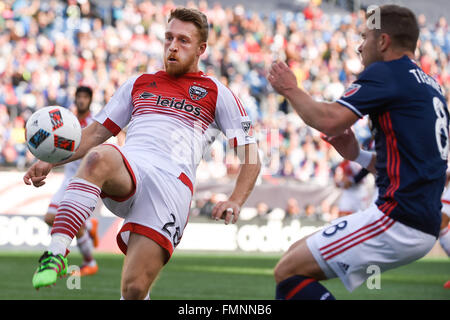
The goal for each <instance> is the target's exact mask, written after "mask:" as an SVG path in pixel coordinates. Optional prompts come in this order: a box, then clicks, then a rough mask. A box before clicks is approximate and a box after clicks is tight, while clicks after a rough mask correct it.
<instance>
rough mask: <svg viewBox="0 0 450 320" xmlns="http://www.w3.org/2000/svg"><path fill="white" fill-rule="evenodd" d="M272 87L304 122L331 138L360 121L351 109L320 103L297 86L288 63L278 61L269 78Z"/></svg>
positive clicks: (274, 64) (273, 66)
mask: <svg viewBox="0 0 450 320" xmlns="http://www.w3.org/2000/svg"><path fill="white" fill-rule="evenodd" d="M267 79H268V80H269V82H270V84H271V85H272V87H273V88H274V89H275V90H276V91H277V92H278V93H279V94H281V95H283V96H284V97H285V98H286V99H287V100H288V101H289V102H290V104H291V105H292V107H293V108H294V110H295V111H296V112H297V113H298V115H299V116H300V117H301V118H302V119H303V121H304V122H305V123H306V124H307V125H309V126H311V127H313V128H315V129H317V130H319V131H320V132H323V133H325V134H326V135H329V136H334V135H338V134H341V133H342V132H343V131H344V130H345V129H347V128H349V127H351V125H352V124H353V123H355V122H356V120H358V116H357V115H356V114H355V113H354V112H353V111H351V110H350V109H348V108H346V107H344V106H342V105H341V104H339V103H337V102H333V103H328V102H319V101H316V100H314V99H313V98H312V97H311V96H310V95H309V94H307V93H306V92H304V91H303V90H302V89H300V88H299V87H298V86H297V79H296V77H295V75H294V73H293V72H292V70H291V69H290V68H289V66H288V65H286V63H284V62H282V61H276V62H274V63H273V64H272V66H271V68H270V72H269V75H268V77H267Z"/></svg>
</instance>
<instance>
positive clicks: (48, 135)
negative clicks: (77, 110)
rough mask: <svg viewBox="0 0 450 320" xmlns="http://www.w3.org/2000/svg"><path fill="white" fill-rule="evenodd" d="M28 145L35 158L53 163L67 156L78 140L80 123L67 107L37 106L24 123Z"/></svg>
mask: <svg viewBox="0 0 450 320" xmlns="http://www.w3.org/2000/svg"><path fill="white" fill-rule="evenodd" d="M25 138H26V141H27V145H28V149H29V150H30V152H31V153H32V154H33V155H34V156H35V157H36V158H38V159H39V160H42V161H45V162H50V163H57V162H60V161H63V160H65V159H67V158H69V157H70V156H71V155H72V154H74V153H75V151H76V150H77V148H78V146H79V144H80V140H81V126H80V122H79V121H78V119H77V117H76V116H75V115H74V114H73V113H72V112H70V111H69V110H68V109H66V108H63V107H59V106H50V107H45V108H42V109H39V110H38V111H36V112H34V113H33V114H32V115H31V117H30V118H29V119H28V121H27V124H26V126H25Z"/></svg>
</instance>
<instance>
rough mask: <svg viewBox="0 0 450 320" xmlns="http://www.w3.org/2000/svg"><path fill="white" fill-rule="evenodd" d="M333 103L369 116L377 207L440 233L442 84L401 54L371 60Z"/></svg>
mask: <svg viewBox="0 0 450 320" xmlns="http://www.w3.org/2000/svg"><path fill="white" fill-rule="evenodd" d="M337 102H339V103H340V104H342V105H344V106H345V107H347V108H349V109H351V110H352V111H353V112H354V113H355V114H357V115H358V116H359V117H363V115H366V114H368V115H369V117H370V120H371V123H372V128H371V129H372V133H373V134H374V137H375V150H376V154H377V157H376V164H375V167H376V170H377V176H376V184H377V187H378V190H379V197H378V199H377V201H376V205H377V206H378V208H379V209H380V210H381V211H383V212H384V213H385V214H387V215H389V216H390V217H391V218H392V219H394V220H397V221H399V222H401V223H404V224H405V225H408V226H410V227H412V228H415V229H418V230H421V231H423V232H426V233H429V234H432V235H434V236H436V237H438V235H439V227H440V222H441V201H440V199H441V196H442V192H443V189H444V184H445V173H446V169H447V155H448V148H449V140H448V130H449V129H448V128H449V113H448V110H447V105H446V102H445V98H444V96H443V92H442V89H441V88H440V86H439V85H438V84H437V82H436V81H435V80H434V79H433V78H431V77H429V76H428V75H426V74H425V73H424V72H423V71H422V70H421V69H420V68H419V67H418V66H417V65H416V64H415V63H414V62H413V61H412V60H411V59H410V58H408V57H407V56H403V57H402V58H401V59H398V60H393V61H389V62H376V63H372V64H371V65H370V66H369V67H367V68H366V69H365V70H364V72H362V73H361V75H360V76H359V77H358V80H357V81H355V82H354V83H353V84H352V85H351V86H350V87H349V88H348V89H347V90H346V91H345V93H344V95H343V96H342V97H341V98H340V99H338V100H337Z"/></svg>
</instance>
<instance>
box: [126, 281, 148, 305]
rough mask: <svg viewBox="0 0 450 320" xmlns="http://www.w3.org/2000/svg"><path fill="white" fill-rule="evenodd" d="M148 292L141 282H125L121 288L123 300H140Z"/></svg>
mask: <svg viewBox="0 0 450 320" xmlns="http://www.w3.org/2000/svg"><path fill="white" fill-rule="evenodd" d="M148 290H149V288H147V287H146V286H145V285H144V284H143V283H142V282H141V281H137V280H135V281H127V282H125V283H124V285H123V287H122V296H123V298H124V299H125V300H142V299H144V298H145V297H146V296H147V294H148Z"/></svg>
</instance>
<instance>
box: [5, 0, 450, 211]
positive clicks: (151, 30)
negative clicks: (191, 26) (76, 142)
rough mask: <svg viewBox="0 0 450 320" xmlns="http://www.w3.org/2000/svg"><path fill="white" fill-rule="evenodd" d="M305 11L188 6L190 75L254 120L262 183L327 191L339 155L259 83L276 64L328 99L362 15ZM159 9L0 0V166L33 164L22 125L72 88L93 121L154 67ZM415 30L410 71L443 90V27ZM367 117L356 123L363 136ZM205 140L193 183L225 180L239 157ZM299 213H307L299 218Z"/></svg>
mask: <svg viewBox="0 0 450 320" xmlns="http://www.w3.org/2000/svg"><path fill="white" fill-rule="evenodd" d="M318 4H320V1H311V3H310V4H309V5H308V6H307V7H305V8H304V10H303V11H299V12H283V13H275V12H274V13H271V14H270V15H263V14H260V13H258V12H252V11H249V10H246V8H245V7H244V6H243V5H238V6H235V7H232V8H231V7H224V6H222V5H221V4H214V5H208V3H207V2H206V1H202V0H201V1H198V2H187V6H188V7H197V8H199V9H200V10H201V11H203V12H204V13H206V14H207V16H208V18H209V21H210V23H211V28H210V35H209V47H208V50H207V52H206V54H205V55H204V56H203V58H202V60H201V68H202V69H203V70H204V71H205V72H206V73H207V74H210V75H213V76H216V77H218V78H220V79H221V80H222V81H223V82H224V83H225V84H227V85H228V86H229V87H230V88H231V90H233V91H234V92H235V93H236V94H237V95H238V96H239V97H240V99H241V100H242V102H243V105H244V106H245V108H246V110H247V113H248V114H249V115H250V117H251V118H252V119H253V122H254V132H255V134H256V136H257V138H258V142H259V147H260V153H261V158H262V160H263V170H262V175H261V179H267V180H270V179H279V178H280V177H289V178H292V179H296V180H299V181H305V182H306V181H307V182H314V183H318V184H323V185H326V184H328V183H332V181H333V170H334V169H335V168H336V167H337V165H338V164H339V162H340V161H341V158H340V157H339V155H338V154H337V153H336V152H335V151H334V150H332V149H331V148H330V147H329V145H327V144H326V143H325V142H323V141H322V140H321V139H320V136H319V133H318V132H316V131H315V130H312V129H311V128H309V127H307V126H305V125H304V123H303V122H302V121H301V120H300V119H299V117H298V116H296V114H295V113H293V111H292V109H291V107H290V106H289V105H288V104H287V103H286V101H285V100H283V99H281V97H280V96H278V95H277V94H275V93H274V92H273V90H272V89H271V87H270V85H269V84H268V82H267V80H266V77H265V76H266V73H267V70H268V68H269V66H270V64H271V63H272V61H273V60H274V59H283V60H285V61H287V62H288V63H289V65H290V67H291V68H292V69H293V70H294V72H295V74H296V76H297V78H298V83H299V85H301V86H302V87H304V88H305V89H306V90H307V91H308V92H310V93H311V95H313V96H314V97H315V98H317V99H321V100H328V101H333V100H335V99H337V98H338V97H340V95H341V94H342V93H343V91H344V89H345V88H346V86H348V85H349V84H350V83H351V82H352V81H354V80H355V78H356V76H357V74H358V73H359V72H360V71H361V70H362V65H361V63H360V59H359V57H358V55H357V52H356V48H357V46H358V44H359V42H360V37H359V33H360V30H361V27H362V25H363V23H364V22H363V21H364V19H363V18H364V12H363V11H360V12H356V13H347V14H334V13H333V14H329V13H327V12H323V11H322V10H321V8H320V6H319V5H318ZM174 7H175V4H174V3H172V2H171V1H170V0H169V1H163V2H158V1H142V2H139V3H138V2H136V1H130V0H114V1H113V2H112V4H111V3H110V2H109V5H108V6H105V7H102V5H101V3H97V5H94V4H93V3H92V2H90V1H87V0H78V1H77V0H68V1H59V0H48V1H44V0H18V1H11V0H5V1H1V2H0V165H2V166H12V167H17V168H19V169H23V168H24V167H26V166H28V165H29V163H30V162H31V161H33V157H32V156H31V155H30V153H29V152H27V148H26V146H25V144H24V142H25V141H24V125H25V122H26V120H27V119H28V117H29V116H30V114H31V113H32V112H33V111H35V110H37V109H39V108H41V107H44V106H48V105H61V106H64V107H71V105H72V103H73V97H74V92H75V89H76V87H77V86H78V85H80V84H82V85H87V86H90V87H91V88H92V89H93V91H94V98H93V104H92V107H91V108H92V110H93V112H94V113H95V112H98V111H99V110H100V109H101V108H102V107H103V106H104V105H105V103H106V102H107V101H108V100H109V98H110V97H111V96H112V94H113V93H114V91H115V90H116V89H117V88H118V86H120V85H121V84H122V83H123V82H124V81H125V80H126V79H128V78H129V77H130V76H132V75H135V74H138V73H145V72H152V71H156V70H159V69H161V68H162V52H163V44H162V41H163V38H164V28H165V22H166V17H167V15H168V13H169V12H170V10H171V9H172V8H174ZM419 23H420V26H421V36H420V45H419V49H418V50H417V62H418V63H419V64H420V65H421V66H422V68H423V69H424V71H425V72H427V73H428V74H430V75H432V76H433V77H435V78H436V79H437V80H438V81H439V83H440V84H441V85H443V86H444V89H445V91H446V92H447V97H449V92H450V81H449V80H450V64H449V58H450V30H449V28H448V25H447V21H446V20H445V19H444V18H441V19H440V20H439V21H426V18H425V16H423V15H421V16H419ZM366 121H367V120H365V119H363V120H361V121H360V122H359V123H357V124H356V125H355V130H356V133H357V136H358V137H359V138H360V139H361V141H362V142H366V141H367V140H369V139H370V132H369V131H368V129H367V125H366V124H367V123H366ZM223 145H224V144H221V143H215V144H214V145H213V147H212V149H211V154H210V155H208V156H207V157H206V161H203V162H202V163H201V164H200V167H199V171H198V181H200V182H201V181H205V180H208V179H211V178H215V179H226V178H227V177H230V176H233V175H235V174H236V173H237V170H238V165H239V163H238V160H237V159H236V158H235V157H234V155H233V154H232V153H227V152H225V149H224V146H223ZM305 211H306V210H305Z"/></svg>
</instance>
